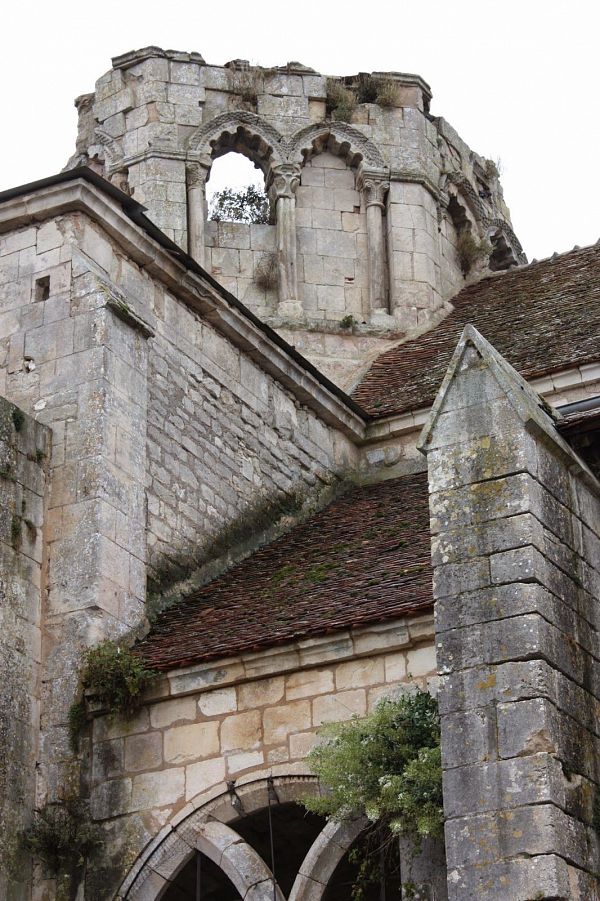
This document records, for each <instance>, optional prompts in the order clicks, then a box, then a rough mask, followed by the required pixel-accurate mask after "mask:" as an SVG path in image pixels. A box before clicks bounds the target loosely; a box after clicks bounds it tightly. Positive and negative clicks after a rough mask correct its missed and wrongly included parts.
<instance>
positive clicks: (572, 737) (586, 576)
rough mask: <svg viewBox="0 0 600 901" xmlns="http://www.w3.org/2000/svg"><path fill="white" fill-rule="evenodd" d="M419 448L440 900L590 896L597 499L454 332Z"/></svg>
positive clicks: (519, 397)
mask: <svg viewBox="0 0 600 901" xmlns="http://www.w3.org/2000/svg"><path fill="white" fill-rule="evenodd" d="M421 448H422V450H423V451H424V452H425V453H426V454H427V463H428V470H429V491H430V516H431V534H432V538H431V545H432V562H433V567H434V596H435V599H436V647H437V660H438V670H439V672H440V674H441V676H442V685H441V690H440V696H439V698H440V713H441V722H442V766H443V771H444V774H443V778H444V811H445V815H446V826H445V834H446V853H447V861H448V898H449V901H471V899H477V901H506V899H514V901H518V899H521V901H524V899H532V898H539V899H553V901H558V899H565V901H566V899H570V901H573V899H581V901H583V899H588V898H597V897H599V896H600V880H599V878H598V873H599V872H600V842H599V838H598V815H597V811H598V799H599V798H600V765H599V759H600V758H599V749H600V739H599V731H600V730H599V728H598V717H597V710H598V704H599V698H600V682H599V679H598V656H599V652H598V645H597V634H598V633H597V631H596V628H597V623H598V613H597V611H598V597H599V595H600V486H599V485H598V482H597V481H596V480H595V479H594V478H593V476H591V475H590V473H589V472H587V470H586V469H585V465H584V464H582V463H581V461H579V460H578V458H577V456H576V455H575V453H574V452H573V451H572V449H571V448H570V447H569V446H568V445H567V444H566V442H565V441H564V440H563V439H562V438H561V435H560V433H559V431H558V430H557V428H556V425H555V422H554V421H553V419H552V418H551V416H549V415H548V413H546V412H545V410H544V409H543V407H542V404H541V401H540V398H539V397H538V396H537V395H536V394H535V392H534V391H533V390H532V389H531V388H530V387H529V386H528V385H527V384H526V383H525V382H524V380H523V379H521V377H520V376H519V375H518V374H517V373H516V372H515V371H514V370H513V369H512V368H511V367H510V366H509V365H508V364H507V363H506V361H505V360H504V359H503V358H502V357H501V356H500V355H499V354H498V353H497V352H496V351H495V350H494V348H492V347H491V346H490V345H489V344H488V343H487V342H486V341H485V340H484V339H483V338H482V337H481V335H479V334H478V333H477V332H476V330H475V329H474V328H473V327H472V326H467V327H466V329H465V331H464V332H463V336H462V338H461V341H460V342H459V345H458V347H457V350H456V352H455V355H454V357H453V359H452V362H451V364H450V368H449V370H448V374H447V375H446V378H445V380H444V383H443V385H442V389H441V390H440V394H439V395H438V398H437V399H436V402H435V404H434V407H433V410H432V414H431V417H430V419H429V421H428V423H427V425H426V426H425V429H424V431H423V435H422V437H421ZM594 623H595V624H596V625H595V626H594V625H593V624H594Z"/></svg>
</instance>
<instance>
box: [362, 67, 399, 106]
mask: <svg viewBox="0 0 600 901" xmlns="http://www.w3.org/2000/svg"><path fill="white" fill-rule="evenodd" d="M356 98H357V100H358V102H359V103H377V104H379V106H398V103H399V96H398V86H397V85H396V83H395V82H394V81H393V80H392V79H391V78H378V77H377V76H376V75H368V74H366V73H363V74H362V75H359V76H358V80H357V82H356Z"/></svg>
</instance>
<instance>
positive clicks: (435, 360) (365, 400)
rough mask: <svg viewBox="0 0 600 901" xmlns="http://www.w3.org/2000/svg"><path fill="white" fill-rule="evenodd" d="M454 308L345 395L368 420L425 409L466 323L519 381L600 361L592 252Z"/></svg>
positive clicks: (528, 270)
mask: <svg viewBox="0 0 600 901" xmlns="http://www.w3.org/2000/svg"><path fill="white" fill-rule="evenodd" d="M452 305H453V307H454V311H453V312H452V313H450V315H449V316H447V317H446V319H444V320H443V321H442V322H441V323H440V324H439V325H437V326H436V327H435V328H433V329H431V331H429V332H426V333H425V334H423V335H421V336H420V337H419V338H416V339H415V340H413V341H407V342H406V343H404V344H399V345H397V346H396V347H393V348H391V350H388V351H386V352H385V353H384V354H382V355H381V356H380V357H378V358H377V359H376V360H375V362H374V363H373V364H372V365H371V368H370V369H369V371H368V372H367V374H366V375H365V377H364V378H363V379H362V381H361V382H360V384H359V385H358V387H357V388H356V389H355V391H354V392H353V395H352V396H353V398H354V400H356V401H357V402H358V403H359V404H360V405H361V406H362V407H363V408H364V409H365V410H366V411H367V412H368V413H370V414H371V415H373V416H375V417H382V416H388V415H390V414H392V413H403V412H406V411H407V410H414V409H418V408H419V407H427V406H429V405H430V404H431V403H433V400H434V399H435V395H436V393H437V390H438V388H439V386H440V383H441V381H442V379H443V377H444V374H445V372H446V368H447V366H448V363H449V362H450V357H451V356H452V353H453V352H454V349H455V347H456V345H457V343H458V339H459V337H460V334H461V332H462V330H463V328H464V326H465V325H466V324H467V323H472V324H473V325H474V326H475V328H476V329H477V330H478V331H479V332H481V334H482V335H483V337H484V338H487V340H488V341H489V342H490V343H491V344H493V345H494V347H495V348H496V349H497V350H498V351H499V352H500V353H501V354H502V356H504V357H506V359H507V360H508V362H509V363H511V364H512V365H513V366H514V367H515V369H517V370H518V371H519V372H520V373H521V375H523V376H524V377H525V378H527V379H530V378H536V377H539V376H542V375H546V374H547V373H549V372H556V371H559V370H561V369H568V368H569V367H572V366H576V365H578V364H582V363H591V362H595V361H597V360H599V359H600V247H599V246H597V245H596V246H593V247H586V248H583V249H582V250H572V251H570V252H569V253H565V254H561V255H560V256H557V257H555V258H552V259H549V260H543V261H541V262H539V263H532V264H530V265H529V266H525V267H523V268H519V269H512V270H510V271H508V272H505V273H502V274H501V275H495V276H492V277H490V278H484V279H482V280H481V281H480V282H477V283H476V284H474V285H471V286H469V287H468V288H465V289H464V290H463V291H461V292H460V293H459V294H458V295H457V296H456V297H454V298H453V299H452Z"/></svg>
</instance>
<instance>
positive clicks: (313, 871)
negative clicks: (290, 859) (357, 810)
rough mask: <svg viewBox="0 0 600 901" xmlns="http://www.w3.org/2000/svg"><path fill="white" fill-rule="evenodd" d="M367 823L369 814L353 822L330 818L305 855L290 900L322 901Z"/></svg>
mask: <svg viewBox="0 0 600 901" xmlns="http://www.w3.org/2000/svg"><path fill="white" fill-rule="evenodd" d="M368 825H369V821H368V820H367V818H366V817H360V818H357V819H356V820H353V821H352V822H351V823H336V822H335V820H330V821H329V822H328V823H327V825H326V826H325V827H324V828H323V831H322V832H321V833H320V834H319V835H318V836H317V838H316V839H315V841H314V843H313V845H312V847H311V848H310V850H309V852H308V854H307V855H306V857H305V858H304V860H303V862H302V865H301V866H300V870H299V871H298V875H297V876H296V879H295V881H294V884H293V886H292V890H291V892H290V895H289V901H320V899H321V898H322V897H323V894H324V892H325V889H326V888H327V884H328V882H329V880H330V879H331V877H332V876H333V873H334V871H335V868H336V867H337V865H338V864H339V862H340V860H341V859H342V857H343V856H344V854H345V853H346V851H348V849H349V848H350V846H351V845H352V842H353V841H354V840H355V839H356V838H358V836H359V835H360V834H361V832H364V830H365V829H366V827H367V826H368Z"/></svg>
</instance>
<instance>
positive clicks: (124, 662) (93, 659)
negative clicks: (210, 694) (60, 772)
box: [69, 639, 157, 753]
mask: <svg viewBox="0 0 600 901" xmlns="http://www.w3.org/2000/svg"><path fill="white" fill-rule="evenodd" d="M156 675H157V674H156V673H155V672H154V670H150V669H147V668H146V667H145V666H144V663H143V661H142V660H141V659H140V658H139V657H137V656H136V655H135V654H134V653H132V651H131V650H130V649H129V648H128V647H127V646H126V645H124V644H120V643H119V642H116V641H111V640H110V639H108V640H106V641H103V642H101V643H100V644H99V645H97V646H96V647H95V648H89V649H88V650H87V651H86V652H85V655H84V659H83V666H82V668H81V673H80V682H81V686H82V689H86V690H87V691H88V692H89V693H90V694H91V695H92V696H93V698H94V700H95V701H97V702H98V703H99V704H100V705H102V706H105V707H107V708H108V710H109V713H110V714H113V715H116V714H119V715H122V716H131V714H132V713H134V712H135V711H136V710H137V708H138V707H139V705H140V701H141V696H142V693H143V691H144V689H145V688H147V687H148V686H149V685H150V683H151V682H152V680H153V679H154V678H155V677H156ZM85 721H86V716H85V704H84V701H83V697H82V695H80V697H79V699H78V700H77V701H75V702H74V703H73V704H72V705H71V708H70V710H69V734H70V739H71V747H72V750H73V751H74V752H75V753H76V752H77V750H78V745H79V734H80V732H81V729H82V728H83V726H84V724H85Z"/></svg>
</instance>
